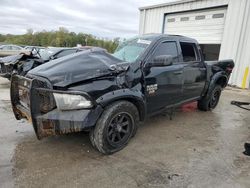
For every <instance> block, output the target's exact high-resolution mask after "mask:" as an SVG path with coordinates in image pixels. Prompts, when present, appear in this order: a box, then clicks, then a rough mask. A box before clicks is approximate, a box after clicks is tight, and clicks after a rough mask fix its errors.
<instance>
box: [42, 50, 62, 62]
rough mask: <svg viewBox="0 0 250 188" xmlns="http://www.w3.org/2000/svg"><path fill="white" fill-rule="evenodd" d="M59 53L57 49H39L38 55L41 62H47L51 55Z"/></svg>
mask: <svg viewBox="0 0 250 188" xmlns="http://www.w3.org/2000/svg"><path fill="white" fill-rule="evenodd" d="M58 51H59V49H58V48H46V49H40V50H39V54H40V55H41V58H42V59H43V60H49V59H50V57H51V56H52V55H54V54H55V53H57V52H58Z"/></svg>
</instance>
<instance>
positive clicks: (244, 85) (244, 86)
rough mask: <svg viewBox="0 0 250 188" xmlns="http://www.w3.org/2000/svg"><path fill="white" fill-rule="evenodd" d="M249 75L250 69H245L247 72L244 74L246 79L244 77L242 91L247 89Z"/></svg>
mask: <svg viewBox="0 0 250 188" xmlns="http://www.w3.org/2000/svg"><path fill="white" fill-rule="evenodd" d="M248 73H249V67H247V68H246V69H245V72H244V77H243V80H242V84H241V88H242V89H246V83H247V78H248Z"/></svg>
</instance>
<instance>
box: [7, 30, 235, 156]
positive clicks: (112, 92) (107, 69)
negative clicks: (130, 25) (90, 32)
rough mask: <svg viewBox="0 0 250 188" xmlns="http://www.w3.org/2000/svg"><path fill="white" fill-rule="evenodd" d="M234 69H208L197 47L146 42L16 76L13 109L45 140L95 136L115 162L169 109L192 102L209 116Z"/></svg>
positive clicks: (218, 65)
mask: <svg viewBox="0 0 250 188" xmlns="http://www.w3.org/2000/svg"><path fill="white" fill-rule="evenodd" d="M233 67H234V62H233V61H232V60H225V61H215V62H204V59H203V56H202V52H201V49H200V46H199V44H198V43H197V41H196V40H194V39H191V38H187V37H183V36H174V35H160V34H153V35H142V36H138V37H135V38H132V39H130V40H127V41H125V42H123V43H122V44H120V45H119V46H118V48H117V50H116V51H115V52H114V54H109V53H107V52H106V51H104V50H102V49H90V50H86V51H83V52H79V53H76V54H72V55H68V56H65V57H63V58H60V59H58V60H53V61H51V62H49V63H46V64H44V65H41V66H39V67H36V68H35V69H33V70H31V71H29V72H28V74H27V75H26V76H25V77H23V76H20V75H13V76H12V81H11V102H12V107H13V111H14V114H15V117H16V119H21V118H26V119H28V120H30V122H32V124H33V127H34V130H35V133H36V135H37V138H38V139H41V138H43V137H47V136H51V135H59V134H65V133H71V132H79V131H89V134H90V140H91V142H92V144H93V146H94V147H95V148H96V149H98V150H99V151H100V152H102V153H104V154H111V153H114V152H117V151H119V150H121V149H122V148H123V147H125V146H126V145H127V143H128V142H129V140H130V138H131V137H132V136H134V135H135V133H136V130H137V127H138V123H139V122H140V121H141V122H142V121H144V119H145V118H146V117H148V116H150V115H152V114H155V113H157V112H159V111H161V110H162V109H166V108H173V107H177V106H179V105H182V104H184V103H187V102H190V101H198V108H199V109H200V110H203V111H208V110H211V109H213V108H215V107H216V105H217V104H218V101H219V98H220V95H221V91H222V89H223V88H225V87H226V85H227V83H228V79H229V77H230V74H231V72H232V69H233Z"/></svg>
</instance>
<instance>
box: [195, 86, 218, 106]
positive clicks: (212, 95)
mask: <svg viewBox="0 0 250 188" xmlns="http://www.w3.org/2000/svg"><path fill="white" fill-rule="evenodd" d="M221 91H222V88H221V86H220V85H215V86H214V88H213V89H212V91H211V92H209V93H208V94H207V95H206V96H204V97H202V98H201V99H200V100H199V101H198V109H199V110H202V111H209V110H212V109H214V108H215V107H216V106H217V104H218V102H219V100H220V95H221Z"/></svg>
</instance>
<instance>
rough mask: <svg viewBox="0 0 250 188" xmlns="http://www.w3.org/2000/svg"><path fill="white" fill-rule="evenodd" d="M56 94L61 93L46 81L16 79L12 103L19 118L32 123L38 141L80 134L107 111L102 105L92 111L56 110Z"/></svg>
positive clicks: (14, 80)
mask: <svg viewBox="0 0 250 188" xmlns="http://www.w3.org/2000/svg"><path fill="white" fill-rule="evenodd" d="M53 92H58V91H57V90H53V89H52V87H51V85H50V83H49V82H48V81H47V80H45V79H43V78H33V79H29V78H26V77H22V76H18V75H13V76H12V80H11V103H12V108H13V112H14V114H15V117H16V119H23V118H25V119H27V120H29V121H30V122H32V124H33V127H34V130H35V133H36V135H37V138H38V139H41V138H43V137H47V136H52V135H60V134H66V133H72V132H80V131H83V130H86V129H88V128H90V127H93V126H95V124H96V121H97V119H98V118H99V116H100V115H101V113H102V112H103V108H102V107H101V106H100V105H95V106H94V107H93V108H91V109H83V110H71V111H60V110H58V109H57V108H56V105H55V101H54V97H53V94H52V93H53ZM60 92H65V93H67V91H60ZM86 95H87V94H86Z"/></svg>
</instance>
